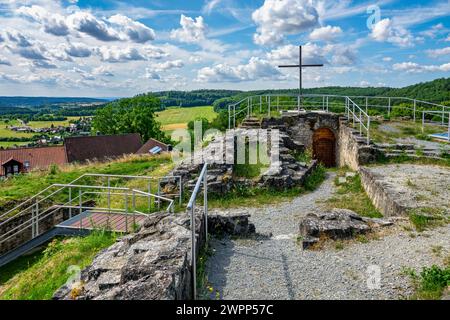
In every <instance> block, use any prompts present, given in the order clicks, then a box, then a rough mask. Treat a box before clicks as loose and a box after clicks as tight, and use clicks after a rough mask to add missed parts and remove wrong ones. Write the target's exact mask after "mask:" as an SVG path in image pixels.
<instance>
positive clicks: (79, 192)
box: [78, 188, 83, 229]
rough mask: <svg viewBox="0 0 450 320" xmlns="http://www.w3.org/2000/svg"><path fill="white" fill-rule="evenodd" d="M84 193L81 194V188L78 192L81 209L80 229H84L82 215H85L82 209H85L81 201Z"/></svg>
mask: <svg viewBox="0 0 450 320" xmlns="http://www.w3.org/2000/svg"><path fill="white" fill-rule="evenodd" d="M82 194H83V193H82V192H81V188H80V189H79V190H78V198H79V199H78V203H79V209H80V229H82V228H83V215H82V213H83V209H82V207H83V200H82V199H81V196H82Z"/></svg>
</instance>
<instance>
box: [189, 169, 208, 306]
mask: <svg viewBox="0 0 450 320" xmlns="http://www.w3.org/2000/svg"><path fill="white" fill-rule="evenodd" d="M202 184H203V214H204V216H205V237H206V243H208V164H207V163H205V164H204V165H203V168H202V171H201V172H200V175H199V177H198V180H197V182H196V184H195V187H194V190H193V191H192V195H191V197H190V199H189V203H188V205H187V207H186V211H187V213H188V214H190V217H191V261H192V290H193V292H192V296H193V299H194V300H195V299H196V297H197V257H196V236H195V212H194V211H195V202H196V200H197V195H198V193H199V191H200V187H201V186H202Z"/></svg>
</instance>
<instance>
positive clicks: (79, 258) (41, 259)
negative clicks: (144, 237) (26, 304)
mask: <svg viewBox="0 0 450 320" xmlns="http://www.w3.org/2000/svg"><path fill="white" fill-rule="evenodd" d="M115 240H116V235H115V234H112V233H109V232H101V231H98V232H95V233H93V234H91V235H89V236H87V237H80V238H78V237H77V238H67V239H55V240H53V241H52V242H51V243H50V244H49V245H48V246H47V248H46V249H45V250H44V251H43V252H39V253H37V254H35V255H32V256H29V257H23V258H22V259H21V260H17V261H15V262H13V263H12V264H10V265H6V266H4V267H2V268H0V274H2V276H1V277H0V300H42V299H50V298H51V297H52V295H53V293H54V292H55V291H56V290H57V289H58V288H59V287H61V286H62V285H63V284H64V283H65V282H66V281H67V280H68V279H69V277H70V276H71V275H73V273H72V272H71V269H69V267H72V266H75V268H76V269H78V270H81V269H83V268H84V267H86V266H87V265H89V264H90V263H91V262H92V260H93V258H94V256H95V255H96V254H97V253H98V252H99V251H100V250H102V249H104V248H106V247H109V246H110V245H112V244H113V243H114V242H115ZM27 262H30V263H31V265H30V267H29V268H26V266H28V264H27ZM72 268H73V267H72ZM12 270H15V271H16V273H15V272H12ZM17 270H19V272H17Z"/></svg>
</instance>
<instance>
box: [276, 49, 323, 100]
mask: <svg viewBox="0 0 450 320" xmlns="http://www.w3.org/2000/svg"><path fill="white" fill-rule="evenodd" d="M298 48H299V58H298V64H293V65H281V66H278V67H279V68H298V70H299V86H298V94H299V99H300V101H301V99H302V90H303V88H302V71H303V68H309V67H323V64H303V59H302V46H298ZM300 106H301V102H300ZM300 106H299V107H300Z"/></svg>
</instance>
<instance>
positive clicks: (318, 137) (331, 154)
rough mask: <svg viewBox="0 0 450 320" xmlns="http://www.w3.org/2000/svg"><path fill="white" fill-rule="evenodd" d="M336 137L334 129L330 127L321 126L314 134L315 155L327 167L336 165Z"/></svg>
mask: <svg viewBox="0 0 450 320" xmlns="http://www.w3.org/2000/svg"><path fill="white" fill-rule="evenodd" d="M335 145H336V138H335V137H334V133H333V131H331V130H330V129H328V128H320V129H317V130H316V131H315V132H314V135H313V157H314V159H317V160H319V161H320V162H321V163H322V164H323V165H325V166H326V167H334V166H335V165H336V152H335Z"/></svg>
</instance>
